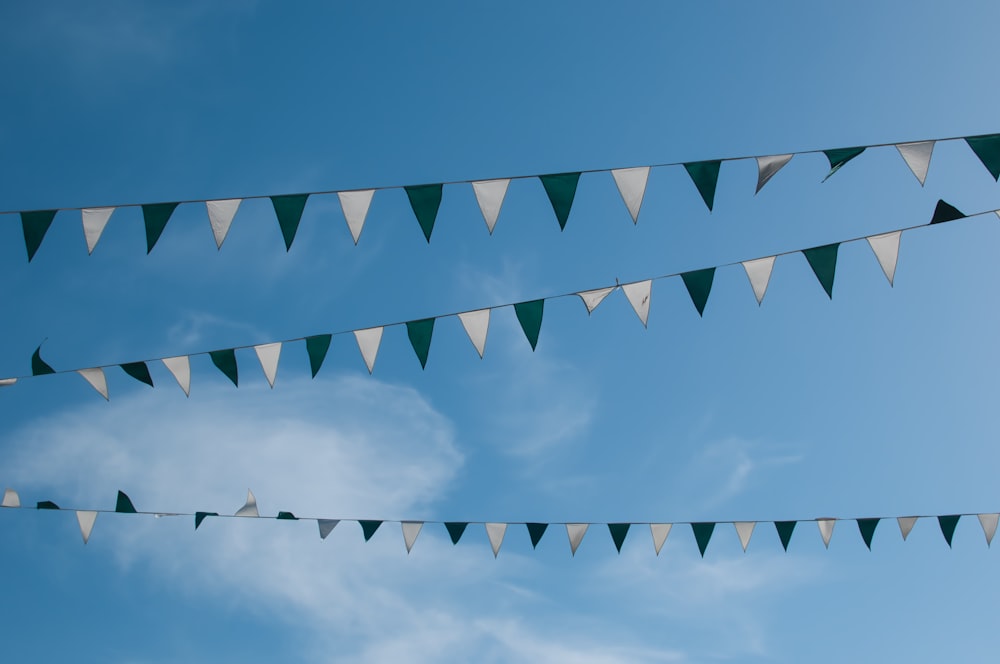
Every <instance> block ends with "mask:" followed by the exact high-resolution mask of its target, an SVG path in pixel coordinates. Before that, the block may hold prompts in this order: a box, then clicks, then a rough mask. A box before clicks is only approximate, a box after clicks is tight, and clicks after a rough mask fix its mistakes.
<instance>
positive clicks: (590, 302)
mask: <svg viewBox="0 0 1000 664" xmlns="http://www.w3.org/2000/svg"><path fill="white" fill-rule="evenodd" d="M615 288H617V286H608V287H607V288H598V289H596V290H588V291H580V292H579V293H577V295H579V296H580V299H581V300H583V306H585V307H587V313H588V314H592V313H594V309H596V308H597V305H599V304H600V303H601V302H604V298H606V297H607V296H608V295H610V294H611V291H613V290H614V289H615Z"/></svg>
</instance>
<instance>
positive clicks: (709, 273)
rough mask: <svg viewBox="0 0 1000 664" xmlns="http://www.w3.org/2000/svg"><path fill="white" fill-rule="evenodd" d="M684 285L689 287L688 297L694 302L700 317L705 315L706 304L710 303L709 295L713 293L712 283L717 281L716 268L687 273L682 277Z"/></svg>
mask: <svg viewBox="0 0 1000 664" xmlns="http://www.w3.org/2000/svg"><path fill="white" fill-rule="evenodd" d="M681 279H683V280H684V285H685V286H686V287H687V291H688V295H690V296H691V301H692V302H694V308H695V309H697V310H698V315H699V316H701V315H703V314H704V313H705V303H706V302H708V294H709V293H711V292H712V281H713V280H714V279H715V268H714V267H709V268H706V269H704V270H695V271H694V272H685V273H684V274H682V275H681Z"/></svg>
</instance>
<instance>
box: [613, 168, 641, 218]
mask: <svg viewBox="0 0 1000 664" xmlns="http://www.w3.org/2000/svg"><path fill="white" fill-rule="evenodd" d="M611 175H612V177H614V179H615V184H617V185H618V193H619V194H621V195H622V200H623V201H625V207H627V208H628V213H629V214H630V215H632V223H633V224H635V223H638V222H639V209H640V208H641V207H642V198H643V196H645V195H646V183H647V182H648V181H649V166H637V167H636V168H616V169H614V170H613V171H611Z"/></svg>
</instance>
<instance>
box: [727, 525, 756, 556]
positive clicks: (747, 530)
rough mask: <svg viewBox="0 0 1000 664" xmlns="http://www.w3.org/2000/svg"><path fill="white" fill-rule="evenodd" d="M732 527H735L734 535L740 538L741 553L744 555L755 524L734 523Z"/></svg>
mask: <svg viewBox="0 0 1000 664" xmlns="http://www.w3.org/2000/svg"><path fill="white" fill-rule="evenodd" d="M733 525H734V526H736V535H737V536H738V537H739V538H740V544H742V545H743V553H746V550H747V545H749V544H750V536H751V535H753V529H754V527H755V526H756V525H757V522H756V521H736V522H735V523H733Z"/></svg>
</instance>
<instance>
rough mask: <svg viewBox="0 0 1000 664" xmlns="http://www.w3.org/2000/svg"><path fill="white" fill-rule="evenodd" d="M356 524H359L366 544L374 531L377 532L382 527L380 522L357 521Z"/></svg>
mask: <svg viewBox="0 0 1000 664" xmlns="http://www.w3.org/2000/svg"><path fill="white" fill-rule="evenodd" d="M358 523H359V524H361V532H362V533H364V535H365V541H366V542H367V541H368V540H370V539H371V538H372V535H374V534H375V531H376V530H378V527H379V526H381V525H382V522H381V521H371V520H363V519H361V520H358Z"/></svg>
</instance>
